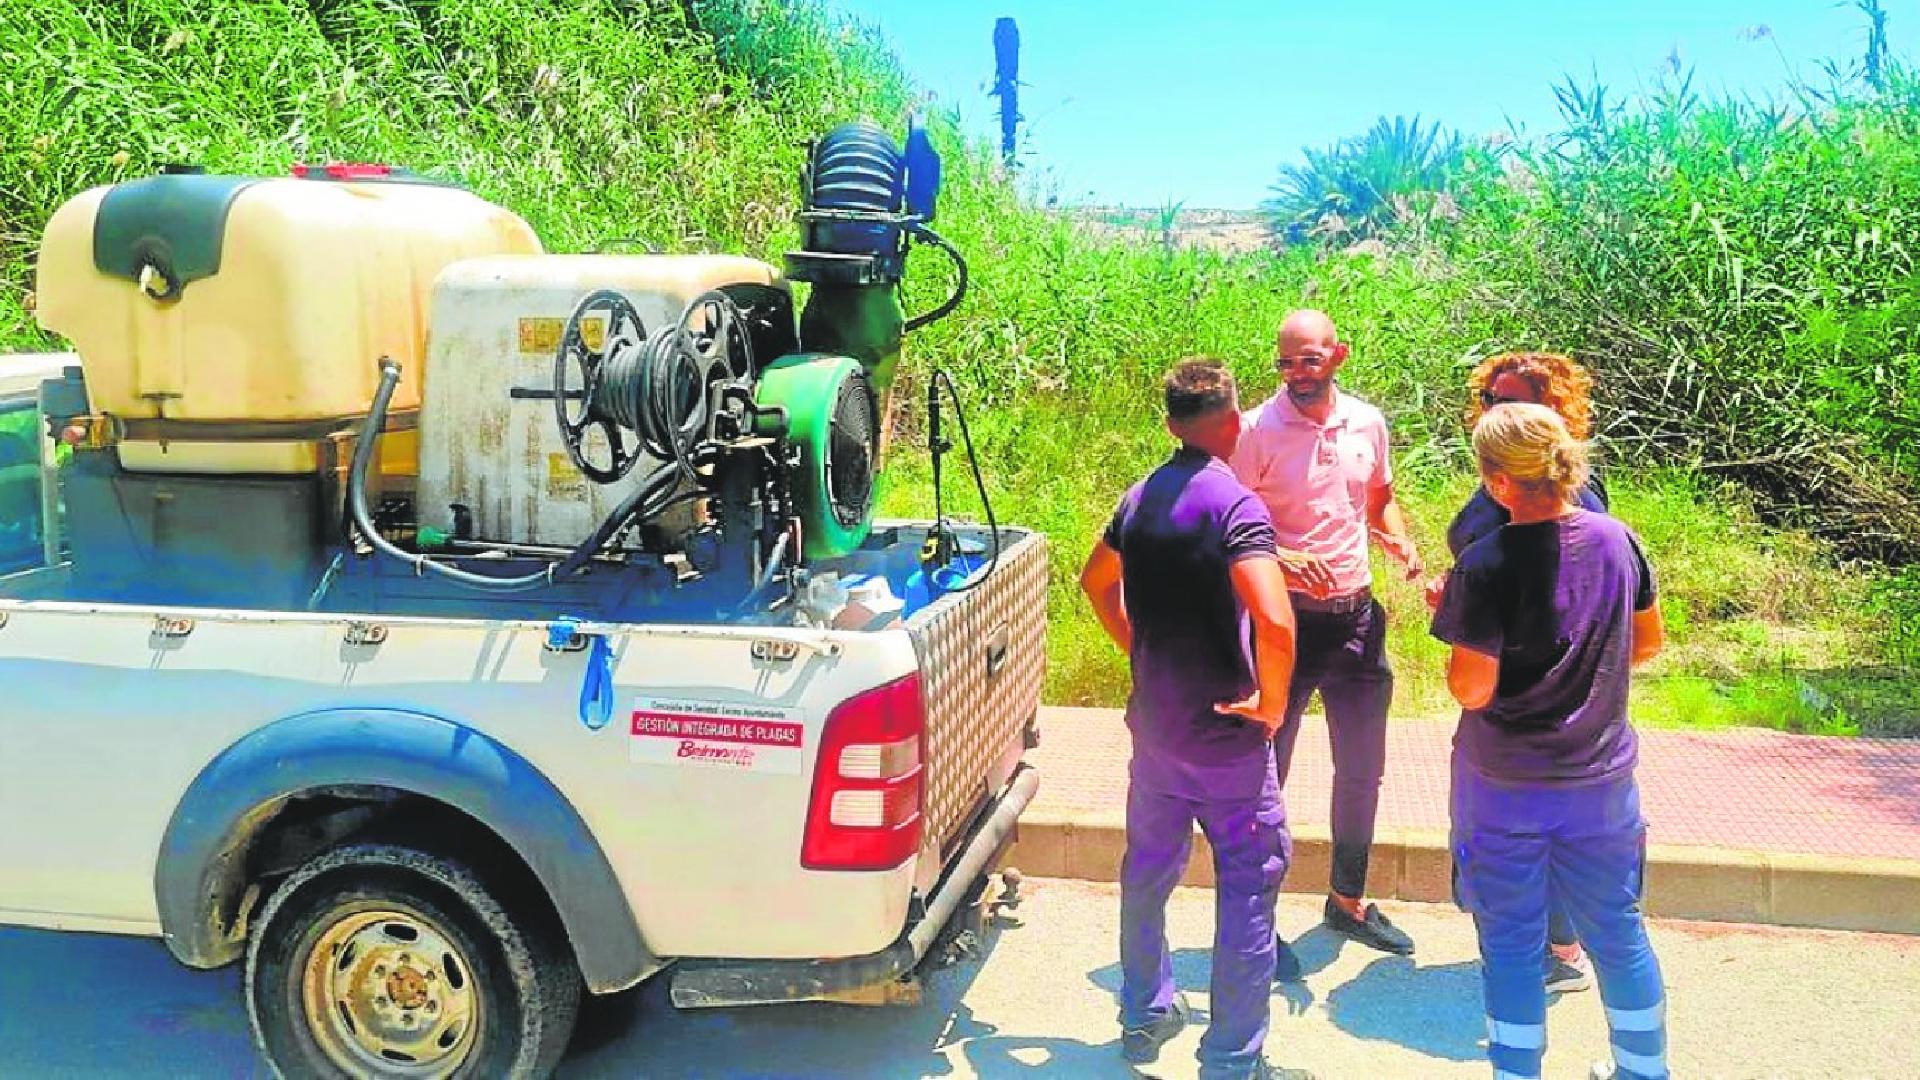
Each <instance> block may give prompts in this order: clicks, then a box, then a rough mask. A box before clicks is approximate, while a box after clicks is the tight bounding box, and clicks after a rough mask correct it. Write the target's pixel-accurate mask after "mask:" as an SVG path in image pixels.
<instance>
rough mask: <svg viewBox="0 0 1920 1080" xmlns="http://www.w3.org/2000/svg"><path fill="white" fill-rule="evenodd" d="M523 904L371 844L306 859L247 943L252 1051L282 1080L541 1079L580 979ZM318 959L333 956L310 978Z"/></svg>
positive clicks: (572, 1010)
mask: <svg viewBox="0 0 1920 1080" xmlns="http://www.w3.org/2000/svg"><path fill="white" fill-rule="evenodd" d="M520 907H521V908H522V909H523V912H522V913H520V914H518V915H516V913H513V912H510V911H509V910H508V908H507V907H506V906H504V905H503V904H502V903H501V902H500V901H499V900H498V899H496V893H495V892H494V891H491V890H489V889H488V887H487V886H486V885H485V884H483V882H482V880H481V877H480V875H478V874H476V873H475V872H474V871H473V870H472V869H470V868H469V867H468V866H467V865H465V864H463V863H461V862H459V861H457V860H455V859H451V858H448V857H446V856H442V855H435V854H429V853H427V852H423V851H418V850H415V849H413V848H409V847H403V846H398V845H391V844H379V843H357V844H350V845H348V846H345V847H341V848H336V849H334V850H332V851H329V852H326V853H325V854H322V855H320V856H317V857H316V858H314V859H313V860H312V861H310V862H308V863H307V864H306V865H304V866H302V867H301V868H300V869H298V870H296V871H294V873H293V874H292V875H290V876H289V877H288V878H287V880H286V881H285V882H284V883H282V884H281V886H280V887H279V889H277V890H275V892H274V893H273V896H272V898H271V899H269V900H268V901H267V904H266V907H265V908H264V909H263V910H262V911H261V913H260V918H259V919H258V920H257V922H256V923H255V925H254V928H253V932H252V935H251V939H250V940H249V942H248V946H247V970H246V999H247V1015H248V1017H249V1018H250V1019H251V1021H252V1025H253V1037H254V1043H255V1045H257V1046H258V1047H259V1048H260V1051H261V1052H262V1053H263V1054H265V1055H266V1057H267V1060H268V1061H269V1062H270V1063H271V1064H272V1066H273V1068H274V1071H275V1072H276V1073H278V1074H279V1075H280V1076H283V1077H300V1078H305V1077H327V1078H336V1077H338V1078H356V1080H357V1078H359V1077H366V1076H391V1077H459V1078H464V1077H479V1078H492V1077H509V1076H510V1077H544V1076H547V1075H549V1074H550V1073H552V1072H553V1070H554V1067H555V1066H556V1065H557V1064H558V1063H559V1061H560V1056H561V1054H562V1053H564V1052H565V1050H566V1048H567V1040H568V1038H569V1036H570V1035H571V1034H572V1032H573V1024H574V1019H575V1017H576V1015H577V1014H578V1012H579V1008H580V994H581V981H580V974H579V970H578V968H577V967H575V965H574V962H573V956H572V953H571V951H570V950H569V949H568V948H567V946H566V945H565V943H564V939H563V937H562V935H561V933H560V930H559V928H558V927H556V926H553V925H551V923H552V922H553V920H552V918H551V916H550V915H549V916H547V917H545V918H541V917H539V916H540V915H545V914H546V913H545V912H539V913H538V914H534V913H533V912H532V911H526V910H524V909H533V908H535V907H536V905H533V904H522V905H520ZM409 934H411V935H412V936H411V937H409V936H407V935H409ZM408 942H412V943H413V944H412V945H408V944H407V943H408ZM409 950H411V951H409ZM318 951H324V952H326V953H327V954H329V955H331V956H335V957H338V958H339V959H338V960H337V961H333V962H326V961H321V962H320V963H319V964H318V965H317V966H316V965H314V963H313V962H314V961H315V960H316V959H317V957H316V956H315V953H316V952H318ZM328 1006H331V1008H328ZM316 1013H317V1014H318V1015H316ZM396 1054H402V1055H409V1056H411V1057H412V1059H413V1060H412V1063H411V1064H409V1063H408V1062H407V1061H406V1060H404V1058H401V1057H395V1056H394V1055H396Z"/></svg>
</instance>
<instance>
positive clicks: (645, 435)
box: [588, 289, 753, 480]
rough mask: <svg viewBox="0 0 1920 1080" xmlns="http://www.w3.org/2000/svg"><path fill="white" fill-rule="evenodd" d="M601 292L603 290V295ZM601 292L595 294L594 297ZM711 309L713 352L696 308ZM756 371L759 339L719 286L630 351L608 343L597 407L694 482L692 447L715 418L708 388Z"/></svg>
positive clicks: (709, 328) (594, 404)
mask: <svg viewBox="0 0 1920 1080" xmlns="http://www.w3.org/2000/svg"><path fill="white" fill-rule="evenodd" d="M596 295H597V294H596ZM593 299H594V298H593V297H589V298H588V301H589V302H591V301H592V300H593ZM702 311H704V312H705V313H706V317H707V321H708V322H709V323H710V324H711V325H709V326H707V327H706V330H707V332H708V334H709V340H710V341H711V342H712V346H711V348H712V350H713V351H712V353H711V354H708V353H705V352H703V351H702V349H701V348H700V346H699V345H698V344H697V343H696V340H695V337H694V333H693V319H694V313H695V312H702ZM752 370H753V341H752V338H751V337H750V336H749V335H748V334H747V333H746V321H745V317H744V316H743V315H742V314H741V312H740V309H739V307H738V306H737V305H735V304H734V302H733V298H732V297H730V296H728V295H727V294H726V293H724V292H721V291H719V290H717V289H714V290H709V291H707V292H704V293H702V294H700V295H699V296H696V297H694V298H693V300H692V301H691V302H689V303H688V304H687V306H686V308H685V309H683V310H682V311H681V313H680V318H679V319H678V320H676V321H675V322H674V323H673V324H672V325H669V326H662V327H659V328H657V329H655V330H654V331H653V332H652V333H651V334H648V335H647V336H646V339H645V340H644V341H641V342H638V343H637V344H636V346H635V347H633V348H632V349H630V350H628V351H622V352H615V351H614V348H613V344H612V343H611V342H610V343H608V345H607V349H606V352H605V354H604V359H603V360H602V361H601V372H600V380H599V385H598V386H597V387H596V388H595V390H594V395H593V401H592V408H593V410H594V412H595V413H596V414H597V415H599V416H602V417H605V418H606V419H608V420H612V421H613V422H614V423H616V424H619V425H620V426H621V427H624V428H627V429H628V430H631V431H632V432H634V433H635V434H636V435H638V436H639V439H640V445H641V446H642V447H643V448H644V449H645V450H646V451H647V452H648V453H649V454H651V455H652V456H653V457H655V458H658V459H660V460H661V461H665V462H669V463H671V464H672V465H673V466H674V467H676V468H677V469H678V471H679V474H680V475H681V476H683V477H686V478H687V479H689V480H694V479H695V476H694V462H693V451H694V448H695V447H696V446H697V445H698V444H699V442H700V439H701V437H702V435H703V434H704V433H705V430H706V427H707V421H708V419H709V412H710V404H711V403H710V402H709V401H708V399H707V395H708V390H709V388H710V387H711V386H712V385H713V383H714V381H715V380H716V379H717V378H719V377H721V375H722V374H723V373H724V374H725V375H726V376H730V377H735V378H737V377H739V376H742V375H745V374H747V373H749V372H751V371H752Z"/></svg>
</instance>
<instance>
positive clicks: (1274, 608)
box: [1214, 556, 1295, 738]
mask: <svg viewBox="0 0 1920 1080" xmlns="http://www.w3.org/2000/svg"><path fill="white" fill-rule="evenodd" d="M1229 572H1230V574H1231V576H1232V578H1233V592H1234V595H1235V596H1238V597H1239V598H1240V606H1242V607H1244V608H1246V610H1247V618H1248V621H1250V622H1251V623H1252V624H1253V675H1254V691H1253V694H1252V695H1251V696H1249V697H1247V698H1246V699H1244V700H1241V701H1234V702H1226V703H1222V704H1219V705H1216V706H1214V708H1215V709H1216V710H1217V711H1219V712H1220V713H1222V714H1223V715H1230V716H1240V717H1244V718H1246V719H1248V720H1251V721H1253V722H1254V723H1256V724H1259V725H1260V726H1261V727H1262V728H1264V729H1265V730H1266V733H1267V735H1268V737H1269V738H1271V737H1272V736H1273V734H1274V732H1276V731H1279V730H1280V725H1281V724H1283V723H1285V722H1286V718H1287V693H1288V690H1289V689H1290V688H1291V685H1292V680H1293V643H1294V634H1295V629H1294V621H1293V603H1292V601H1290V600H1288V599H1287V579H1286V575H1285V574H1283V573H1282V572H1281V569H1280V562H1279V560H1278V559H1275V558H1273V557H1271V556H1256V557H1253V558H1245V559H1240V560H1238V561H1236V562H1235V563H1234V564H1233V565H1232V567H1230V569H1229Z"/></svg>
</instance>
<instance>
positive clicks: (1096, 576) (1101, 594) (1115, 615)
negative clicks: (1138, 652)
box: [1080, 540, 1133, 655]
mask: <svg viewBox="0 0 1920 1080" xmlns="http://www.w3.org/2000/svg"><path fill="white" fill-rule="evenodd" d="M1120 584H1121V577H1120V553H1119V552H1117V551H1115V550H1113V547H1112V546H1111V545H1109V544H1108V543H1107V542H1106V541H1105V540H1101V541H1099V542H1097V543H1095V544H1094V545H1093V550H1092V551H1091V552H1089V553H1088V554H1087V565H1086V566H1085V567H1083V568H1082V569H1081V571H1080V591H1081V592H1084V593H1086V594H1087V600H1088V602H1090V603H1091V604H1092V605H1093V615H1094V617H1095V618H1097V619H1099V620H1100V628H1101V629H1102V630H1105V631H1106V632H1107V636H1108V637H1110V638H1112V639H1113V643H1114V644H1115V645H1118V646H1120V651H1121V652H1123V653H1127V654H1129V655H1131V654H1132V652H1133V623H1132V622H1131V621H1129V620H1128V618H1127V604H1126V598H1125V596H1124V594H1123V593H1122V591H1121V588H1120Z"/></svg>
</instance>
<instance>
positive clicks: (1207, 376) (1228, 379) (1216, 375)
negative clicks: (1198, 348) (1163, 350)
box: [1166, 356, 1239, 423]
mask: <svg viewBox="0 0 1920 1080" xmlns="http://www.w3.org/2000/svg"><path fill="white" fill-rule="evenodd" d="M1166 386H1167V419H1169V420H1172V421H1175V422H1176V423H1178V422H1184V421H1187V420H1195V419H1198V418H1200V417H1202V416H1206V415H1207V414H1209V413H1213V412H1217V411H1219V410H1221V409H1227V408H1232V407H1233V404H1234V402H1235V399H1236V398H1237V396H1238V394H1239V390H1238V388H1237V387H1235V386H1234V383H1233V372H1231V371H1228V370H1227V366H1226V365H1225V364H1222V363H1221V362H1220V361H1218V360H1213V359H1210V358H1208V357H1205V356H1189V357H1187V358H1186V359H1184V360H1181V361H1180V362H1179V363H1177V364H1175V365H1173V370H1172V371H1169V372H1167V383H1166Z"/></svg>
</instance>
